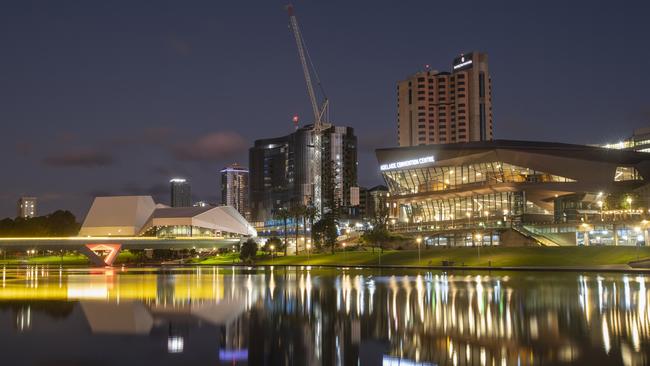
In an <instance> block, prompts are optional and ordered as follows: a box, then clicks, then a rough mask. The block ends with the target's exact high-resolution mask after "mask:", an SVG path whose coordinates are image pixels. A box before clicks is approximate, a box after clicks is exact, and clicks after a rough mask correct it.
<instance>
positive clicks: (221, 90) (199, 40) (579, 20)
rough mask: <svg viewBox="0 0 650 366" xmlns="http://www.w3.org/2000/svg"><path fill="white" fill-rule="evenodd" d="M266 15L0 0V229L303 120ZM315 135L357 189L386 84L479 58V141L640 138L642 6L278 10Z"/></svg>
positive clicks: (267, 2)
mask: <svg viewBox="0 0 650 366" xmlns="http://www.w3.org/2000/svg"><path fill="white" fill-rule="evenodd" d="M284 4H285V2H284V1H276V0H264V1H261V0H260V1H217V0H213V1H170V2H165V1H134V0H131V1H115V0H111V1H41V2H31V1H26V0H20V1H7V0H3V1H2V2H0V124H1V126H2V129H1V133H0V153H1V156H2V179H1V180H0V217H5V216H11V217H13V216H15V214H16V211H15V210H16V200H17V199H18V197H19V196H20V195H35V196H38V197H39V199H40V213H42V214H45V213H48V212H51V211H53V210H55V209H58V208H62V209H69V210H72V211H73V212H74V213H75V214H77V215H79V216H80V217H79V218H80V219H82V218H83V216H84V215H85V213H86V210H87V209H88V207H89V206H90V203H91V202H92V197H94V196H95V195H102V194H153V195H154V196H155V198H156V199H157V200H160V201H162V202H163V203H168V200H169V198H168V189H169V188H168V181H169V179H170V178H171V177H174V176H184V177H186V178H188V179H189V180H190V181H191V183H192V191H193V196H194V199H195V200H199V199H201V200H206V201H210V202H218V201H219V184H220V183H219V173H218V171H219V169H220V168H222V167H223V166H224V165H226V164H228V163H231V162H240V163H242V164H244V165H247V164H248V152H247V149H248V147H249V146H251V145H252V142H253V140H255V139H258V138H266V137H273V136H279V135H283V134H287V133H289V132H291V131H292V128H293V127H292V123H291V117H292V116H293V115H294V114H296V113H297V114H299V115H300V116H301V118H302V120H303V121H305V122H307V121H308V120H309V116H310V113H311V111H310V105H309V101H308V99H307V94H306V91H305V85H304V79H303V75H302V71H301V69H300V64H299V61H298V56H297V51H296V48H295V43H294V40H293V38H292V34H291V33H290V30H289V29H288V19H287V15H286V12H285V10H284ZM295 7H296V13H297V15H298V19H299V22H300V24H301V27H302V31H303V35H304V37H305V38H306V42H307V45H308V47H309V52H310V54H311V56H312V58H313V60H314V63H315V65H316V68H317V69H318V72H319V74H320V77H321V79H322V81H323V84H324V87H325V89H326V91H327V94H328V96H329V97H330V100H331V106H332V109H331V111H332V116H333V121H334V123H336V124H339V125H349V126H352V127H354V128H355V130H356V134H357V136H358V138H359V165H360V172H359V181H360V184H361V185H374V184H378V183H381V178H380V176H379V174H378V173H377V171H378V167H377V162H376V159H375V157H374V152H373V151H374V148H377V147H387V146H392V145H395V143H396V139H397V133H396V94H395V86H396V82H397V81H398V80H400V79H402V78H404V77H406V76H407V75H409V74H411V73H413V72H416V71H418V70H420V69H422V68H423V67H424V65H425V64H430V65H431V67H432V68H433V69H437V70H441V71H448V70H449V69H450V68H451V61H452V59H453V58H454V57H455V56H456V55H457V54H459V53H461V52H470V51H472V50H480V51H484V52H487V53H488V54H489V57H490V61H489V62H490V72H491V75H492V82H493V112H494V123H495V136H496V138H499V139H522V140H548V141H560V142H574V143H602V142H614V141H618V140H619V139H621V138H624V137H626V136H628V135H630V134H631V133H632V130H633V129H634V128H638V127H644V126H650V92H649V91H648V90H649V88H648V86H649V85H650V72H649V71H648V66H649V65H650V63H649V62H648V60H649V59H650V47H649V44H650V22H649V21H648V14H650V2H648V1H638V2H626V1H611V2H602V3H600V2H597V1H584V2H581V1H573V0H572V1H557V2H554V1H509V2H500V1H499V2H497V1H478V2H475V3H473V2H470V1H403V0H402V1H398V0H394V1H381V0H380V1H338V0H337V1H332V0H328V1H296V2H295Z"/></svg>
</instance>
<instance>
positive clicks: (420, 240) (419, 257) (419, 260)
mask: <svg viewBox="0 0 650 366" xmlns="http://www.w3.org/2000/svg"><path fill="white" fill-rule="evenodd" d="M415 241H416V242H417V243H418V266H419V265H421V264H422V263H421V262H422V257H421V255H420V247H421V246H420V244H421V243H422V238H421V237H419V236H418V237H417V239H415Z"/></svg>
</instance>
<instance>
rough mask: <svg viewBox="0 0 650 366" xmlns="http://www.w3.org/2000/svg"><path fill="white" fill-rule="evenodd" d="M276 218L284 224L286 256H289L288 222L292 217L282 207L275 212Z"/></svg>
mask: <svg viewBox="0 0 650 366" xmlns="http://www.w3.org/2000/svg"><path fill="white" fill-rule="evenodd" d="M274 216H275V219H276V220H280V221H282V222H283V223H284V255H285V256H287V254H288V253H287V247H288V246H287V220H289V217H291V215H290V214H289V211H288V210H287V209H286V208H284V207H280V208H278V209H277V210H275V213H274Z"/></svg>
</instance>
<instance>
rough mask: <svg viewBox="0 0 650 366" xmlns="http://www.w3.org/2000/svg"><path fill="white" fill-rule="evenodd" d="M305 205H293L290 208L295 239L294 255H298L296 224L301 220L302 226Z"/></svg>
mask: <svg viewBox="0 0 650 366" xmlns="http://www.w3.org/2000/svg"><path fill="white" fill-rule="evenodd" d="M305 209H306V207H305V205H303V204H295V205H293V206H291V210H290V213H291V217H292V218H293V220H294V228H295V230H294V234H295V237H296V255H297V254H298V223H299V222H300V219H301V218H302V219H303V224H304V217H305Z"/></svg>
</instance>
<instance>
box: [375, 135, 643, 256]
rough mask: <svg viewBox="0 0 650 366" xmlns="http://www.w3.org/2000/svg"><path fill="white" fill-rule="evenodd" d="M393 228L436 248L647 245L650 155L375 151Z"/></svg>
mask: <svg viewBox="0 0 650 366" xmlns="http://www.w3.org/2000/svg"><path fill="white" fill-rule="evenodd" d="M376 154H377V159H378V162H379V165H380V170H381V174H382V176H383V178H384V180H385V181H386V185H387V186H388V188H389V193H390V197H389V200H388V202H387V204H388V205H389V206H390V213H391V217H392V218H391V220H390V225H392V227H391V229H392V230H394V231H402V232H406V233H409V234H413V233H416V234H417V233H420V234H421V235H422V236H423V238H424V239H425V241H426V243H427V244H429V245H476V244H477V243H478V244H481V245H497V244H501V245H508V244H510V243H521V242H528V243H531V244H532V243H535V244H542V245H576V244H578V245H595V244H613V245H625V244H640V243H645V241H646V239H647V231H648V230H647V227H646V226H647V225H646V224H647V223H648V221H647V220H646V218H648V214H649V213H650V211H648V209H649V207H650V205H649V202H648V201H649V199H648V196H649V195H650V194H648V191H649V189H648V187H647V186H646V184H647V181H648V180H650V154H648V153H644V152H637V151H630V150H616V149H608V148H603V147H596V146H585V145H574V144H564V143H554V142H533V141H512V140H493V141H480V142H469V143H455V144H436V145H420V146H410V147H396V148H384V149H378V150H376Z"/></svg>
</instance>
